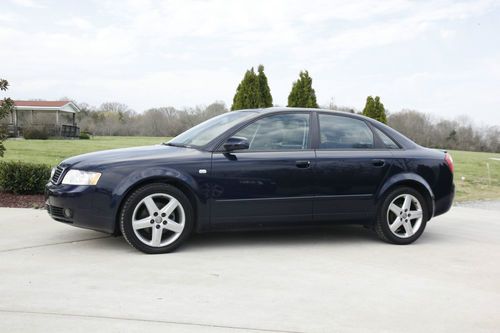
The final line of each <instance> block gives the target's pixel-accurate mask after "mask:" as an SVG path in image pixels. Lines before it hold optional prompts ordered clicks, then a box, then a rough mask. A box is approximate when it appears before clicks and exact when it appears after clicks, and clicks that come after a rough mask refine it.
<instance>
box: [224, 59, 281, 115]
mask: <svg viewBox="0 0 500 333" xmlns="http://www.w3.org/2000/svg"><path fill="white" fill-rule="evenodd" d="M269 106H273V97H272V96H271V89H269V85H268V84H267V77H266V75H265V74H264V66H262V65H259V68H258V74H256V73H255V71H254V69H253V67H252V68H251V69H250V70H247V71H246V73H245V76H244V77H243V80H242V81H241V83H240V84H239V85H238V88H237V89H236V94H235V95H234V98H233V105H232V106H231V110H232V111H234V110H241V109H257V108H265V107H269Z"/></svg>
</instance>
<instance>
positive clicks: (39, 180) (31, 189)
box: [0, 161, 51, 194]
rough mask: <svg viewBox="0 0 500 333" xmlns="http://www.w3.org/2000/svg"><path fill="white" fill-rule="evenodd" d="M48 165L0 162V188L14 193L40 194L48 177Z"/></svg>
mask: <svg viewBox="0 0 500 333" xmlns="http://www.w3.org/2000/svg"><path fill="white" fill-rule="evenodd" d="M50 169H51V168H50V166H48V165H45V164H32V163H26V162H20V161H9V162H0V189H1V190H2V191H5V192H12V193H14V194H41V193H44V188H45V184H46V183H47V182H48V181H49V178H50Z"/></svg>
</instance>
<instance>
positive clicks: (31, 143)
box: [0, 136, 170, 166]
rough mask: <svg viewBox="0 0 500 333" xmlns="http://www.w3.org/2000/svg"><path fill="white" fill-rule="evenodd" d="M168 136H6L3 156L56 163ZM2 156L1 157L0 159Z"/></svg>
mask: <svg viewBox="0 0 500 333" xmlns="http://www.w3.org/2000/svg"><path fill="white" fill-rule="evenodd" d="M168 139H170V138H164V137H144V136H97V137H93V138H92V139H90V140H7V141H6V142H5V147H6V148H7V151H6V152H5V156H4V160H15V161H25V162H32V163H43V164H48V165H51V166H55V165H57V164H59V162H61V161H62V160H64V159H65V158H67V157H70V156H75V155H80V154H85V153H90V152H93V151H98V150H106V149H114V148H126V147H136V146H147V145H154V144H159V143H162V142H165V141H167V140H168ZM0 160H1V159H0Z"/></svg>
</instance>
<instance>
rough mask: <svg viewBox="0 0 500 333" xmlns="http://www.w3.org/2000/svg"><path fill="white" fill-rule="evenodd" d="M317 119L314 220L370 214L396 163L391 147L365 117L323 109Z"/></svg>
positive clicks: (346, 218)
mask: <svg viewBox="0 0 500 333" xmlns="http://www.w3.org/2000/svg"><path fill="white" fill-rule="evenodd" d="M317 120H318V129H319V131H318V134H319V138H317V140H318V141H319V142H318V144H317V149H316V168H315V183H316V189H317V197H316V199H315V201H314V211H313V215H314V220H316V221H335V220H349V219H360V218H365V217H367V216H370V214H372V213H373V212H374V209H375V204H374V202H375V201H374V195H375V193H376V192H377V189H378V188H379V186H381V183H382V182H383V180H384V178H385V177H386V175H387V173H388V171H389V169H390V167H391V164H392V154H391V151H390V149H386V148H385V147H383V146H382V145H381V140H380V138H379V137H378V135H374V133H373V130H372V128H371V126H370V125H369V123H367V122H365V121H364V120H362V119H359V118H354V117H349V116H347V115H346V116H343V115H336V114H331V113H321V112H319V113H318V118H317Z"/></svg>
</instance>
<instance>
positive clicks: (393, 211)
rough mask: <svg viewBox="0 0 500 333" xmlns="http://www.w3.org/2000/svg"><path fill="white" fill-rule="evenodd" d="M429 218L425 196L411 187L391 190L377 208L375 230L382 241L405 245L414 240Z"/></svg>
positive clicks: (419, 234)
mask: <svg viewBox="0 0 500 333" xmlns="http://www.w3.org/2000/svg"><path fill="white" fill-rule="evenodd" d="M428 220H429V209H428V207H427V203H426V201H425V198H424V197H423V196H422V194H420V192H418V191H416V190H415V189H413V188H411V187H399V188H396V189H394V190H392V191H391V192H390V193H389V194H387V196H386V197H385V199H384V200H383V201H382V204H381V206H380V208H379V210H378V215H377V221H376V223H375V231H376V232H377V235H378V236H379V237H380V238H381V239H382V240H384V241H386V242H388V243H392V244H398V245H406V244H411V243H413V242H414V241H416V240H417V239H418V238H419V237H420V236H421V235H422V233H423V232H424V229H425V226H426V224H427V221H428Z"/></svg>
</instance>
